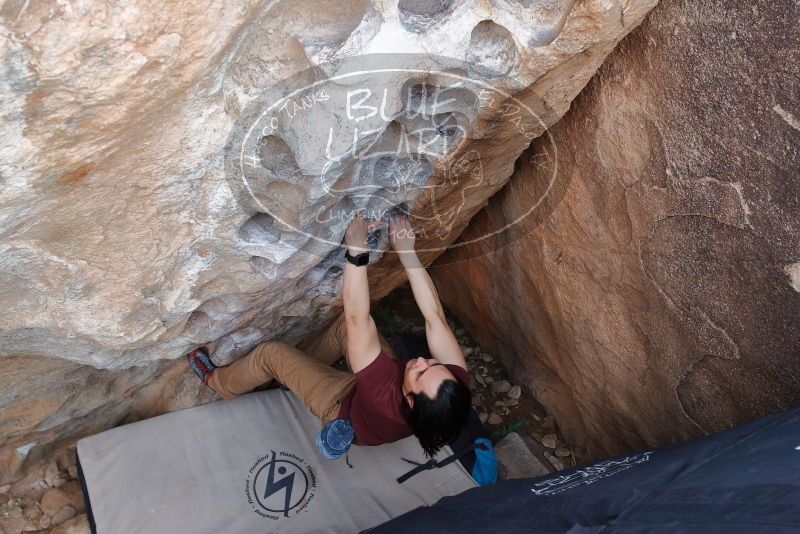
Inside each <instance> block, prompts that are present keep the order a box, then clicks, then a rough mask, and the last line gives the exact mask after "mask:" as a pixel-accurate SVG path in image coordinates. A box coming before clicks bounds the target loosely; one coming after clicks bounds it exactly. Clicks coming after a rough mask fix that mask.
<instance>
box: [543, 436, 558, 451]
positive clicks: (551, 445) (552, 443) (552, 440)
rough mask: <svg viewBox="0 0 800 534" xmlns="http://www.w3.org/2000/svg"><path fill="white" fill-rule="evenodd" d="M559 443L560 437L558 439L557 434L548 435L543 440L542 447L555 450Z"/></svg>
mask: <svg viewBox="0 0 800 534" xmlns="http://www.w3.org/2000/svg"><path fill="white" fill-rule="evenodd" d="M557 443H558V437H556V435H555V434H547V435H546V436H545V437H543V438H542V445H544V446H545V447H547V448H548V449H555V448H556V444H557Z"/></svg>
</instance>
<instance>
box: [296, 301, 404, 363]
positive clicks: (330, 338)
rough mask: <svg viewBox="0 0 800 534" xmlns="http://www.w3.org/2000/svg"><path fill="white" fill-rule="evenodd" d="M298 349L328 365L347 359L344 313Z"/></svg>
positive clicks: (387, 347)
mask: <svg viewBox="0 0 800 534" xmlns="http://www.w3.org/2000/svg"><path fill="white" fill-rule="evenodd" d="M378 337H379V338H380V344H381V348H382V349H383V350H384V351H385V352H386V353H387V354H388V355H389V356H390V357H391V358H394V357H395V355H394V351H393V350H392V347H391V346H390V345H389V342H388V341H386V339H384V337H383V336H382V335H380V333H379V334H378ZM297 347H298V348H299V349H301V350H303V351H304V352H306V353H307V354H309V355H310V356H312V357H314V358H315V359H317V360H319V361H321V362H322V363H324V364H326V365H333V364H334V363H336V361H337V360H338V359H339V358H341V357H342V356H344V357H345V358H347V328H346V325H345V321H344V313H340V314H339V315H338V316H337V317H336V318H334V319H333V320H332V321H331V322H330V323H329V324H328V326H326V327H325V328H324V329H322V330H321V331H319V332H318V333H316V334H312V335H311V336H309V337H308V339H306V340H305V341H303V342H301V343H300V344H298V345H297ZM348 366H349V362H348Z"/></svg>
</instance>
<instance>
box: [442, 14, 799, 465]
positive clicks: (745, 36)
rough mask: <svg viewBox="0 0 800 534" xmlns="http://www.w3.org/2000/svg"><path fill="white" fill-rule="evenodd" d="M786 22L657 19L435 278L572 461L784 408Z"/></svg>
mask: <svg viewBox="0 0 800 534" xmlns="http://www.w3.org/2000/svg"><path fill="white" fill-rule="evenodd" d="M798 9H799V8H798V5H797V3H796V2H791V1H778V2H766V1H757V2H749V3H747V4H742V3H740V2H735V1H713V2H712V1H705V0H702V1H698V2H689V3H687V2H680V1H677V0H664V1H662V2H661V3H660V4H659V5H658V6H657V7H656V8H655V9H654V10H653V11H652V12H651V14H650V15H649V16H648V18H647V20H646V21H645V23H644V24H642V25H641V26H640V27H639V28H637V29H636V30H635V31H634V32H633V33H631V34H630V35H629V36H628V37H627V38H626V39H625V40H624V41H623V42H622V43H620V45H619V47H618V48H617V49H616V50H615V51H614V52H613V53H612V54H611V55H610V56H609V58H608V60H607V61H606V63H605V64H604V65H603V67H602V68H601V69H600V70H599V72H598V73H597V75H596V76H595V78H594V79H593V80H592V81H591V82H590V83H589V85H588V86H587V87H586V89H585V90H584V92H583V93H582V94H581V95H580V96H579V97H578V98H577V99H576V100H575V101H574V102H573V106H572V108H571V109H570V111H569V113H567V115H566V116H565V117H564V118H563V119H562V120H561V121H560V122H559V123H558V124H556V125H555V126H554V127H553V128H551V129H550V131H549V132H548V136H552V137H549V138H548V137H546V136H543V137H541V138H539V139H537V140H536V141H534V143H533V144H532V145H531V147H530V149H529V150H528V151H526V153H525V154H524V155H523V156H522V158H521V159H520V161H519V162H518V165H517V168H516V170H515V173H514V175H513V177H512V178H511V181H510V182H509V184H508V185H507V186H506V187H505V188H504V189H503V190H502V191H501V192H500V193H498V194H497V195H495V196H494V197H493V198H492V199H491V201H490V203H489V206H488V207H487V208H486V209H485V210H483V211H482V212H481V213H480V214H479V215H478V216H477V217H476V218H475V219H474V220H473V221H472V222H471V224H470V227H469V228H468V230H467V231H466V232H465V233H464V235H463V236H462V237H461V238H460V240H459V242H460V243H470V242H471V243H472V244H468V245H467V246H464V247H459V248H458V249H457V250H454V251H452V252H448V253H447V254H446V255H444V256H442V257H440V258H439V260H438V263H437V265H439V267H437V268H436V269H435V270H434V277H435V279H436V282H437V285H438V286H439V288H440V290H441V292H442V295H443V298H444V300H445V303H446V305H447V306H449V307H450V309H451V310H452V311H454V312H455V313H456V314H457V315H458V316H459V318H460V319H461V320H462V321H463V322H464V323H465V325H467V327H468V330H469V331H470V333H471V334H472V335H473V336H474V337H475V338H476V339H477V340H478V341H479V343H481V344H483V345H485V346H486V347H487V348H488V349H489V350H490V351H492V352H493V353H497V355H498V356H499V358H500V359H501V360H502V362H503V364H504V365H505V366H506V367H507V368H508V370H509V374H510V376H513V377H514V378H515V380H517V381H518V382H524V383H525V385H526V386H528V388H530V389H531V390H532V391H533V392H535V394H536V395H537V396H538V397H539V399H540V400H541V401H542V402H543V403H544V404H545V406H546V407H547V409H548V411H549V412H550V413H552V414H554V415H555V418H556V421H557V423H558V427H559V428H560V429H561V430H562V431H563V433H564V435H565V437H566V438H567V440H568V441H570V442H571V443H572V444H576V445H580V446H581V447H582V450H583V456H584V457H585V458H586V457H598V456H602V455H605V454H609V453H621V452H624V451H630V450H633V449H639V448H645V447H652V446H655V445H659V444H663V443H669V442H674V441H677V440H682V439H687V438H690V437H693V436H697V435H701V434H706V433H710V432H714V431H717V430H720V429H724V428H728V427H731V426H733V425H736V424H739V423H742V422H745V421H748V420H751V419H754V418H757V417H760V416H765V415H768V414H772V413H776V412H779V411H781V410H784V409H788V408H789V407H792V406H794V405H797V404H798V403H800V294H798V289H800V287H798V272H800V271H799V270H798V267H797V266H798V261H800V248H798V239H797V236H798V235H800V203H798V198H800V180H798V175H800V154H798V151H799V148H800V107H799V106H798V102H800V99H798V83H797V79H796V77H795V76H794V74H793V70H794V69H796V66H797V65H798V63H799V62H800V37H798V33H797V31H796V21H797V20H798V17H800V11H798ZM509 221H513V222H514V224H513V225H512V226H511V227H510V228H508V227H507V225H508V224H509ZM487 236H488V237H487ZM484 238H486V239H484ZM579 449H580V448H579Z"/></svg>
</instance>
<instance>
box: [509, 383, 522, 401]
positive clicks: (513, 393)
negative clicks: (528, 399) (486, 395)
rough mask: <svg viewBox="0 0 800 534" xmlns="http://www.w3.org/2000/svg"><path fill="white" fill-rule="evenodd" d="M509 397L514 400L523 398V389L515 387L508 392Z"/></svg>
mask: <svg viewBox="0 0 800 534" xmlns="http://www.w3.org/2000/svg"><path fill="white" fill-rule="evenodd" d="M508 396H509V397H510V398H512V399H519V398H520V397H521V396H522V388H521V387H519V386H514V387H512V388H511V389H509V390H508Z"/></svg>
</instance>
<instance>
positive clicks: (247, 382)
mask: <svg viewBox="0 0 800 534" xmlns="http://www.w3.org/2000/svg"><path fill="white" fill-rule="evenodd" d="M381 224H382V223H381V222H380V221H369V220H368V219H366V218H365V217H364V215H363V213H359V214H357V215H356V216H355V217H354V218H353V220H352V221H351V222H350V224H349V225H348V227H347V231H346V233H345V244H346V249H347V250H346V254H345V258H346V262H345V266H344V289H343V301H344V312H343V313H342V314H340V315H339V316H338V317H336V318H335V319H334V320H333V321H332V322H331V323H330V324H329V325H328V326H327V327H326V328H325V329H323V330H322V332H321V333H319V334H317V335H316V336H312V337H311V338H310V339H309V340H307V341H305V342H303V343H301V344H300V345H298V347H297V348H295V347H293V346H291V345H288V344H286V343H282V342H278V341H267V342H265V343H262V344H260V345H259V346H257V347H256V348H255V349H253V350H252V351H251V352H250V353H249V354H247V355H246V356H245V357H243V358H241V359H239V360H237V361H235V362H234V363H232V364H230V365H228V366H225V367H219V368H217V367H215V366H214V364H213V363H212V362H211V360H210V358H209V356H208V354H206V352H204V351H203V350H202V349H197V350H194V351H192V352H191V353H189V355H188V356H187V358H188V361H189V365H190V366H191V368H192V369H193V370H194V371H195V373H197V375H198V376H199V377H200V379H201V380H202V381H203V383H204V384H206V385H208V386H209V387H211V388H212V389H213V390H214V391H216V392H217V393H218V394H220V395H221V396H222V397H223V398H224V399H231V398H233V397H235V396H237V395H241V394H242V393H246V392H248V391H251V390H252V389H254V388H255V387H257V386H260V385H262V384H265V383H268V382H270V381H272V380H276V381H277V382H279V383H280V384H283V385H284V386H285V387H287V388H289V390H291V391H292V392H293V393H295V394H296V395H297V397H298V398H299V399H300V400H301V401H302V402H303V403H304V405H305V407H306V408H307V409H308V410H309V411H310V412H311V413H313V414H314V415H315V416H316V417H317V418H318V419H319V420H320V421H321V422H322V423H323V424H326V423H327V425H326V427H325V428H328V426H329V425H330V424H331V423H332V422H334V421H337V420H340V419H341V420H345V421H348V422H349V424H350V425H351V426H352V431H354V433H355V439H354V443H355V444H357V445H380V444H383V443H390V442H393V441H396V440H399V439H402V438H405V437H408V436H410V435H411V434H414V435H416V437H417V439H418V440H419V442H420V445H422V448H423V450H424V451H425V453H426V454H427V455H428V456H433V455H434V454H435V453H436V452H437V451H438V450H439V449H440V448H441V447H442V446H444V445H445V444H447V443H449V442H451V441H452V440H454V439H455V438H456V437H457V436H458V434H459V432H460V431H461V429H462V428H463V427H464V425H465V424H466V420H467V417H468V415H469V411H470V404H471V399H470V392H469V387H468V380H469V378H468V374H467V364H466V360H465V359H464V356H463V354H462V352H461V348H460V346H459V344H458V342H457V341H456V338H455V336H454V335H453V332H452V331H451V330H450V327H449V325H448V323H447V320H446V319H445V315H444V310H443V308H442V304H441V302H440V301H439V296H438V294H437V292H436V288H435V286H434V285H433V281H432V280H431V278H430V276H429V275H428V273H427V271H426V270H425V267H424V266H423V265H422V263H421V262H420V260H419V258H418V257H417V254H416V251H415V249H414V242H415V236H414V231H413V229H412V227H411V223H410V221H409V220H408V217H407V216H405V215H396V216H393V217H391V219H390V221H389V241H390V243H391V246H392V248H393V249H394V251H395V252H396V253H397V254H398V256H399V258H400V261H401V263H402V265H403V267H404V269H405V272H406V275H407V276H408V279H409V281H410V284H411V290H412V292H413V294H414V299H415V300H416V302H417V306H418V307H419V309H420V311H421V312H422V315H423V317H424V319H425V333H426V337H427V342H428V347H429V349H430V353H431V355H432V356H433V357H432V358H422V357H420V358H414V359H411V360H407V361H402V362H401V361H399V360H397V359H395V357H394V353H393V351H392V349H391V347H390V346H389V344H388V343H387V342H386V340H385V339H384V338H383V336H381V335H380V334H379V333H378V329H377V327H376V325H375V322H374V320H373V319H372V316H371V315H370V300H369V284H368V281H367V263H368V262H369V252H368V250H367V236H368V234H369V232H370V231H371V230H372V229H375V228H377V227H378V226H380V225H381ZM342 356H344V357H345V361H346V363H347V365H348V367H349V369H350V371H351V372H346V371H340V370H337V369H334V368H333V367H331V366H332V365H333V364H334V363H335V362H336V361H337V360H339V359H340V358H341V357H342ZM324 431H325V429H323V432H324ZM318 446H320V444H319V440H318ZM321 450H322V449H321ZM324 454H326V456H328V452H324ZM336 456H337V455H336V454H334V455H333V456H329V457H336Z"/></svg>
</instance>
